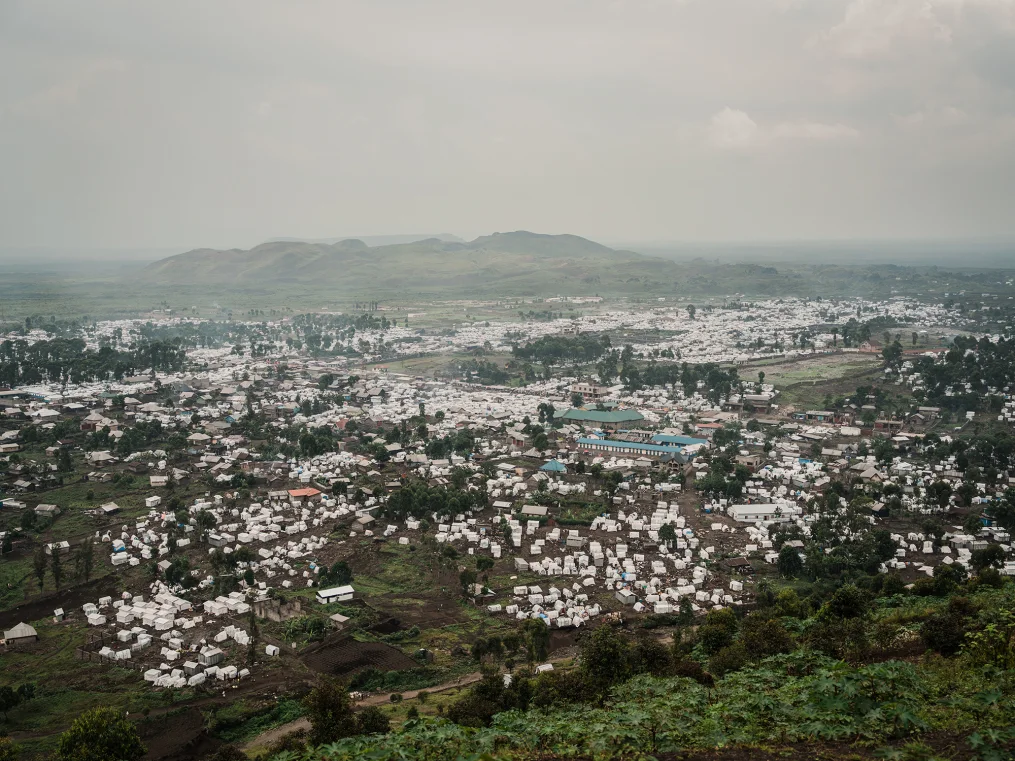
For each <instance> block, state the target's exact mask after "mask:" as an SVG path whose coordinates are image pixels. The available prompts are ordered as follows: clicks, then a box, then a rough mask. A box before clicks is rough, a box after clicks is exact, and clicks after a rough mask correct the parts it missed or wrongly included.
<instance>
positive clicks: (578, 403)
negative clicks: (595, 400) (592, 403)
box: [540, 391, 585, 420]
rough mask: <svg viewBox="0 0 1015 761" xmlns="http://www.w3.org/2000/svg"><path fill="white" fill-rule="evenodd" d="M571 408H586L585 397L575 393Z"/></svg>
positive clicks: (572, 397) (572, 396)
mask: <svg viewBox="0 0 1015 761" xmlns="http://www.w3.org/2000/svg"><path fill="white" fill-rule="evenodd" d="M571 406H572V407H584V406H585V397H584V396H582V395H581V394H579V393H578V392H577V391H575V392H574V393H573V394H571ZM540 420H542V418H540Z"/></svg>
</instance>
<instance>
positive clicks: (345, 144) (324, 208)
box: [0, 0, 1015, 250]
mask: <svg viewBox="0 0 1015 761" xmlns="http://www.w3.org/2000/svg"><path fill="white" fill-rule="evenodd" d="M0 166H3V168H4V182H3V183H2V184H0V249H2V248H8V249H10V248H18V247H36V246H38V247H52V248H59V249H71V248H75V249H82V250H84V249H98V248H136V249H163V248H176V249H180V250H182V249H184V248H190V247H221V248H233V247H248V246H251V245H255V244H257V243H259V242H262V241H264V240H268V239H272V238H280V237H299V238H311V239H313V238H333V237H336V236H340V235H343V234H386V235H390V234H400V233H413V232H417V231H422V232H424V233H425V232H427V231H430V232H437V231H445V232H450V233H454V234H457V235H460V236H462V237H475V236H476V235H480V234H485V233H489V232H492V231H494V230H500V231H508V230H518V229H527V230H533V231H538V232H544V233H563V232H568V233H574V234H578V235H582V236H585V237H588V238H591V239H594V240H601V241H604V242H611V241H689V240H690V241H728V240H801V239H822V240H836V239H913V238H920V239H935V238H938V239H958V238H970V237H974V238H992V237H1007V236H1011V235H1013V234H1015V215H1013V214H1012V213H1011V208H1010V206H1011V199H1012V198H1013V197H1015V0H665V1H664V0H556V1H555V2H552V3H547V2H545V0H544V1H542V2H539V1H536V0H515V1H514V2H511V3H497V4H493V3H476V2H469V1H468V0H429V2H426V3H415V2H407V1H406V0H391V1H390V2H383V3H378V2H361V1H354V0H345V1H343V2H339V3H333V2H313V1H311V2H305V3H299V4H292V3H268V2H261V1H260V0H217V1H216V2H214V3H206V2H196V1H193V0H177V1H176V2H173V3H160V4H148V3H136V2H126V1H120V2H114V1H112V0H94V2H90V3H75V2H70V1H69V0H62V1H53V0H27V1H22V0H10V1H9V2H6V3H3V4H0Z"/></svg>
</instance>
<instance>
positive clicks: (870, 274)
mask: <svg viewBox="0 0 1015 761" xmlns="http://www.w3.org/2000/svg"><path fill="white" fill-rule="evenodd" d="M449 237H450V236H446V235H442V236H441V237H433V238H426V239H424V240H416V241H412V242H400V243H390V244H386V245H375V246H371V245H370V244H369V243H370V240H374V239H370V240H368V241H363V240H360V239H347V240H341V241H337V242H330V243H329V242H313V241H298V240H276V241H269V242H266V243H263V244H261V245H259V246H255V247H254V248H252V249H249V250H240V249H230V250H226V251H219V250H214V249H197V250H194V251H189V252H187V253H183V254H178V255H176V256H170V257H168V258H165V259H160V260H159V261H156V262H153V263H152V264H150V265H148V266H147V267H146V268H144V269H143V270H141V271H139V272H137V273H134V274H131V275H125V276H124V277H123V278H121V279H120V280H119V281H118V283H117V284H116V286H115V288H114V291H115V293H116V294H117V295H118V297H119V298H121V299H122V297H123V293H124V292H125V289H124V286H126V287H127V290H128V291H129V292H130V293H131V294H133V295H134V296H135V297H137V298H140V299H144V298H149V297H151V296H157V295H159V294H161V293H162V292H163V291H164V289H166V288H171V289H172V290H173V292H174V293H176V294H177V295H181V296H185V297H186V298H190V297H193V298H194V299H195V300H197V299H199V298H207V297H212V298H214V299H215V300H216V301H220V300H221V301H232V302H235V301H240V302H244V301H249V300H250V299H255V300H259V299H262V298H264V297H266V296H271V297H272V298H273V299H275V300H276V301H278V300H281V301H283V302H285V303H290V304H292V306H293V307H294V308H295V307H296V306H297V305H298V304H302V303H304V302H305V301H306V300H307V299H315V300H316V299H322V300H326V301H328V300H333V299H335V298H339V299H341V298H364V299H366V298H369V299H378V298H392V297H397V298H408V299H412V298H424V299H427V298H435V297H436V298H441V297H448V298H462V297H465V298H512V297H545V296H551V295H557V294H566V295H569V296H581V295H594V294H595V295H600V296H632V297H636V298H653V297H657V296H669V297H672V296H674V295H680V297H681V298H688V299H692V300H693V299H694V298H698V297H703V296H729V295H734V294H740V295H743V296H746V297H758V298H760V297H766V296H768V297H785V296H797V297H799V296H805V297H815V296H822V297H830V296H833V297H850V296H857V295H862V296H865V297H868V298H879V297H890V296H894V295H900V294H909V295H918V296H923V297H933V296H935V295H937V296H941V295H943V294H945V293H949V292H956V291H962V290H974V291H982V292H991V293H996V292H998V286H999V284H1001V283H1003V282H1004V280H1005V279H1006V278H1007V277H1008V276H1009V275H1008V274H1007V273H1005V272H1004V271H1001V272H999V271H997V270H977V269H961V268H960V266H959V265H958V264H957V265H956V267H954V268H952V269H950V270H948V269H944V268H940V267H914V266H908V267H900V266H897V265H892V264H857V263H852V262H849V261H848V258H847V260H846V261H843V262H840V263H828V262H822V263H801V262H795V263H794V262H789V263H787V262H781V263H778V266H773V264H772V263H769V262H767V261H766V263H764V264H761V263H758V262H739V263H735V262H731V263H726V262H720V261H716V260H714V259H710V260H706V259H702V258H693V259H690V260H683V261H677V260H675V259H673V258H669V257H667V256H651V255H648V254H642V253H636V252H634V251H627V250H623V249H613V248H610V247H608V246H604V245H602V244H600V243H596V242H595V241H591V240H588V239H586V238H582V237H579V236H577V235H542V234H538V233H532V232H526V231H516V232H509V233H495V234H493V235H486V236H482V237H479V238H476V239H475V240H472V241H468V242H463V241H459V240H448V238H449ZM1008 272H1009V273H1010V272H1011V271H1010V270H1009V271H1008ZM1002 290H1005V291H1006V290H1007V287H1005V288H1003V289H1002ZM3 291H4V288H3V287H2V286H0V295H3Z"/></svg>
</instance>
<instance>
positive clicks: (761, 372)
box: [758, 370, 765, 386]
mask: <svg viewBox="0 0 1015 761" xmlns="http://www.w3.org/2000/svg"><path fill="white" fill-rule="evenodd" d="M758 385H759V386H764V385H765V371H764V370H758Z"/></svg>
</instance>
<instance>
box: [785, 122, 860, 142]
mask: <svg viewBox="0 0 1015 761" xmlns="http://www.w3.org/2000/svg"><path fill="white" fill-rule="evenodd" d="M772 134H773V135H774V136H775V137H777V138H785V139H787V140H843V139H849V138H854V137H858V136H859V135H860V133H859V131H857V130H856V129H855V128H853V127H850V126H847V125H845V124H823V123H821V122H783V123H782V124H777V125H776V126H775V129H773V130H772Z"/></svg>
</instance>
